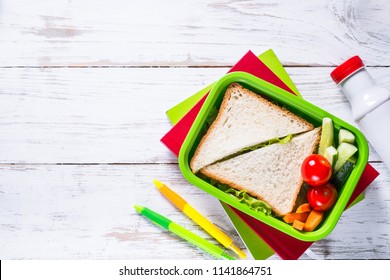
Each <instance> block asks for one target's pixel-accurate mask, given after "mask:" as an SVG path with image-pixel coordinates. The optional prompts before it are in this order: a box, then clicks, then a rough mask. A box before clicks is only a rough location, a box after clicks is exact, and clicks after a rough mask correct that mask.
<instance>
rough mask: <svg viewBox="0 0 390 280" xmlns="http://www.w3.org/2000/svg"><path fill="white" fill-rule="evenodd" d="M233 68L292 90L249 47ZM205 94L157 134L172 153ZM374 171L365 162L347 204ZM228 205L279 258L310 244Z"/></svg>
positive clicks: (293, 255) (177, 149)
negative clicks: (164, 131)
mask: <svg viewBox="0 0 390 280" xmlns="http://www.w3.org/2000/svg"><path fill="white" fill-rule="evenodd" d="M234 71H244V72H248V73H250V74H252V75H255V76H257V77H259V78H261V79H263V80H265V81H267V82H270V83H272V84H274V85H276V86H278V87H280V88H282V89H284V90H286V91H288V92H290V93H292V94H294V93H293V91H292V90H291V89H290V88H288V87H287V85H286V84H285V83H284V82H283V81H282V80H280V79H279V77H278V76H276V75H275V74H274V73H273V72H272V71H271V70H270V69H269V68H268V67H267V66H266V65H265V64H264V63H263V62H262V61H261V60H260V59H259V58H258V57H256V56H255V55H254V54H253V53H252V52H251V51H249V52H248V53H246V54H245V55H244V56H243V57H242V58H241V59H240V60H239V61H238V62H237V64H236V65H234V66H233V67H232V68H231V69H230V71H229V72H234ZM206 97H207V94H206V96H204V97H203V98H202V99H201V100H200V101H199V102H198V103H197V104H196V105H195V106H194V107H193V108H192V109H191V110H190V111H189V112H188V113H187V114H186V115H185V116H184V117H183V118H182V119H181V120H180V121H179V122H178V123H177V124H176V125H175V126H174V127H173V128H172V129H171V130H170V131H169V132H168V133H167V134H165V135H164V136H163V138H161V142H163V143H164V144H165V145H166V146H167V147H168V148H169V149H170V150H171V151H172V152H173V153H174V154H175V155H176V156H177V155H179V152H180V148H181V145H182V144H183V142H184V140H185V138H186V136H187V133H188V132H189V130H190V128H191V126H192V124H193V122H194V120H195V118H196V116H197V115H198V113H199V111H200V109H201V107H202V105H203V103H204V101H205V100H206ZM378 175H379V173H378V172H377V171H376V170H375V169H374V168H373V167H372V166H371V165H370V164H367V166H366V168H365V170H364V171H363V174H362V176H361V178H360V181H359V183H358V184H357V186H356V188H355V191H354V193H353V194H352V197H351V199H350V201H349V204H350V203H351V202H353V201H354V199H355V198H356V197H358V196H359V195H360V194H361V193H362V192H363V191H364V190H365V189H366V188H367V187H368V185H369V184H370V183H371V182H372V181H373V180H374V179H375V178H376V177H377V176H378ZM231 208H232V209H233V211H234V212H235V213H236V214H237V215H238V216H239V217H240V218H241V219H242V220H244V221H245V222H246V223H247V224H248V225H249V226H250V227H251V228H252V230H253V231H254V232H256V233H257V234H258V235H259V236H260V237H261V238H262V239H263V240H264V241H265V242H266V243H267V244H268V245H269V246H270V247H271V248H272V249H273V250H274V251H275V252H276V253H277V254H278V255H279V256H280V257H281V258H282V259H298V258H299V257H300V256H301V255H302V254H303V253H304V252H305V251H306V250H307V249H308V248H309V247H310V246H311V244H312V242H305V241H301V240H298V239H296V238H293V237H291V236H290V235H288V234H285V233H283V232H281V231H279V230H277V229H275V228H273V227H271V226H268V225H266V224H264V223H263V222H261V221H259V220H257V219H255V218H253V217H251V216H249V215H247V214H245V213H243V212H241V211H239V210H237V209H235V208H233V207H231Z"/></svg>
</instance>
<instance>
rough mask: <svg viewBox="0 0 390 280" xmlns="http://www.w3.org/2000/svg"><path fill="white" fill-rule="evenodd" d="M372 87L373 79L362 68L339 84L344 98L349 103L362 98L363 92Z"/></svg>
mask: <svg viewBox="0 0 390 280" xmlns="http://www.w3.org/2000/svg"><path fill="white" fill-rule="evenodd" d="M374 85H375V81H374V79H373V78H372V77H371V75H370V73H368V71H367V70H366V68H364V67H363V68H361V69H359V70H357V71H356V72H354V73H352V74H351V75H350V76H348V77H347V78H345V79H344V80H343V81H342V82H341V83H340V86H341V88H342V90H343V92H344V94H345V96H346V97H347V98H348V100H349V102H351V103H352V102H354V101H356V99H360V98H362V94H363V92H364V91H365V90H366V89H367V88H369V87H372V86H374Z"/></svg>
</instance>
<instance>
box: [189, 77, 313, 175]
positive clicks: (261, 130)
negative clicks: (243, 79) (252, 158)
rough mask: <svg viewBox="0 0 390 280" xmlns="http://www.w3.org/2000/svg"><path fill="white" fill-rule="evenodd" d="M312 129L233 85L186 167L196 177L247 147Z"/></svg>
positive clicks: (246, 90)
mask: <svg viewBox="0 0 390 280" xmlns="http://www.w3.org/2000/svg"><path fill="white" fill-rule="evenodd" d="M313 128H314V126H313V125H312V124H311V123H309V122H307V121H306V120H304V119H303V118H301V117H298V116H296V115H294V114H293V113H291V112H290V111H288V110H286V109H284V108H282V107H279V106H277V105H275V104H273V103H272V102H270V101H268V100H267V99H265V98H263V97H261V96H259V95H257V94H255V93H254V92H252V91H250V90H248V89H246V88H244V87H242V86H241V85H239V84H237V83H233V84H231V85H230V86H229V87H228V89H227V90H226V93H225V95H224V97H223V100H222V103H221V106H220V109H219V112H218V115H217V117H216V119H215V120H214V121H213V123H212V124H211V126H210V127H209V129H208V131H207V133H206V134H205V136H204V137H203V138H202V139H201V141H200V143H199V145H198V147H197V149H196V150H195V153H194V156H193V157H192V159H191V162H190V167H191V170H192V171H193V172H194V173H197V172H199V171H200V170H201V169H202V168H204V167H206V166H208V165H210V164H213V163H215V162H217V161H221V160H223V159H226V158H228V157H231V156H232V155H235V154H237V153H239V152H240V151H241V150H243V149H246V148H248V147H254V146H256V145H258V144H261V143H265V142H268V141H270V140H273V139H280V138H283V137H286V136H288V135H295V134H299V133H302V132H305V131H309V130H312V129H313Z"/></svg>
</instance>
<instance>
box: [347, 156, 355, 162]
mask: <svg viewBox="0 0 390 280" xmlns="http://www.w3.org/2000/svg"><path fill="white" fill-rule="evenodd" d="M348 161H350V162H352V163H356V162H357V157H356V155H353V156H351V157H350V158H349V159H348Z"/></svg>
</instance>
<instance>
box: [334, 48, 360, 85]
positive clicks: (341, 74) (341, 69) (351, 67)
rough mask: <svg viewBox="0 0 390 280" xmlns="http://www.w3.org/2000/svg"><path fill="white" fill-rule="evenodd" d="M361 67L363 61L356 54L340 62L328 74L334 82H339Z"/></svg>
mask: <svg viewBox="0 0 390 280" xmlns="http://www.w3.org/2000/svg"><path fill="white" fill-rule="evenodd" d="M362 67H364V63H363V61H362V60H361V59H360V57H359V56H357V55H356V56H353V57H351V58H350V59H348V60H347V61H345V62H344V63H342V64H340V66H338V67H337V68H336V69H334V70H333V71H332V72H331V73H330V76H331V77H332V79H333V81H335V82H336V84H339V83H340V82H341V81H342V80H344V79H345V78H346V77H348V76H349V75H351V74H352V73H354V72H356V71H357V70H359V69H361V68H362Z"/></svg>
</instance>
